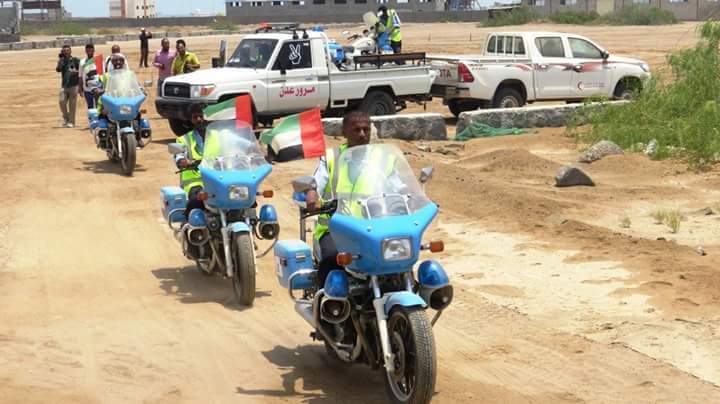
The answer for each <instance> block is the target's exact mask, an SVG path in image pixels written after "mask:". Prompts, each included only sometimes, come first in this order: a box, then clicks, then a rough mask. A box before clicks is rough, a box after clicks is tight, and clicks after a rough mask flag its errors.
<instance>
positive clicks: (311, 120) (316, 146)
mask: <svg viewBox="0 0 720 404" xmlns="http://www.w3.org/2000/svg"><path fill="white" fill-rule="evenodd" d="M298 121H299V122H300V136H301V137H302V145H303V155H304V157H305V158H306V159H309V158H313V157H320V156H323V155H324V154H325V130H324V129H323V125H322V120H321V119H320V109H319V108H315V109H311V110H310V111H305V112H302V113H300V116H299V117H298Z"/></svg>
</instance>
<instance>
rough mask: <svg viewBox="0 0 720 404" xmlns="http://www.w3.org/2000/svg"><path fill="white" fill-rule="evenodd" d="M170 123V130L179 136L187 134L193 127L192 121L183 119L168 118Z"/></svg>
mask: <svg viewBox="0 0 720 404" xmlns="http://www.w3.org/2000/svg"><path fill="white" fill-rule="evenodd" d="M168 123H169V124H170V130H172V131H173V133H174V134H175V136H178V137H180V136H183V135H185V134H186V133H188V132H190V131H191V130H192V129H193V126H192V123H191V122H190V121H184V120H182V119H168Z"/></svg>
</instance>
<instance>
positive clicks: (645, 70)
mask: <svg viewBox="0 0 720 404" xmlns="http://www.w3.org/2000/svg"><path fill="white" fill-rule="evenodd" d="M640 68H641V69H643V71H644V72H645V73H650V65H648V64H647V63H641V64H640Z"/></svg>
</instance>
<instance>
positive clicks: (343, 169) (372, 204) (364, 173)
mask: <svg viewBox="0 0 720 404" xmlns="http://www.w3.org/2000/svg"><path fill="white" fill-rule="evenodd" d="M330 181H333V189H334V190H335V199H337V201H338V208H337V211H336V214H339V215H345V216H352V217H356V218H363V219H378V218H383V217H391V216H406V215H412V214H414V213H415V212H417V211H418V210H420V209H422V208H423V207H425V206H427V205H428V204H430V200H429V199H428V198H427V196H425V193H424V192H423V189H422V186H421V185H420V182H419V181H418V180H417V178H416V177H415V174H414V173H413V171H412V169H411V168H410V165H409V164H408V162H407V160H405V156H404V155H403V153H402V151H400V149H398V148H397V147H395V146H393V145H389V144H371V145H365V146H355V147H351V148H348V149H347V150H345V151H344V152H343V153H342V154H341V155H340V157H339V158H338V161H337V162H336V166H335V170H334V173H333V178H331V179H330Z"/></svg>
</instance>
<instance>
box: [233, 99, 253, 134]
mask: <svg viewBox="0 0 720 404" xmlns="http://www.w3.org/2000/svg"><path fill="white" fill-rule="evenodd" d="M251 105H252V104H251V100H250V96H249V95H247V94H245V95H240V96H238V97H236V98H235V124H236V126H237V127H238V128H240V127H244V126H251V127H252V124H253V115H252V106H251Z"/></svg>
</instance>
